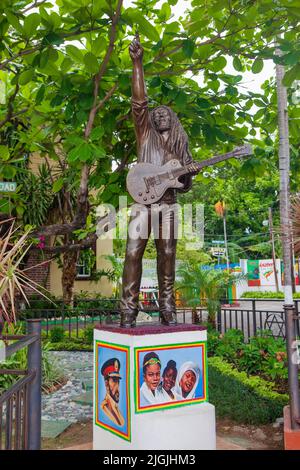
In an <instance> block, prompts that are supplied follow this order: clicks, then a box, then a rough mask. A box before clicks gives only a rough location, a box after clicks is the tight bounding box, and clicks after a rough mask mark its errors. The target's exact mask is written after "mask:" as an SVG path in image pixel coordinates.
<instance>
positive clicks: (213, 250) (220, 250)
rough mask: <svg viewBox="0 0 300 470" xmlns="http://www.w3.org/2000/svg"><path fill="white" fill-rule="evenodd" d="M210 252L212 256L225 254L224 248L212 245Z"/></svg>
mask: <svg viewBox="0 0 300 470" xmlns="http://www.w3.org/2000/svg"><path fill="white" fill-rule="evenodd" d="M210 252H211V254H212V255H213V256H225V253H226V250H225V248H221V247H212V248H211V249H210Z"/></svg>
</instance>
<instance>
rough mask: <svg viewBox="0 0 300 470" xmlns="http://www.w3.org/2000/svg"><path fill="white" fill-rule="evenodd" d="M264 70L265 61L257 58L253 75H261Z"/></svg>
mask: <svg viewBox="0 0 300 470" xmlns="http://www.w3.org/2000/svg"><path fill="white" fill-rule="evenodd" d="M263 68H264V61H263V60H262V59H259V58H257V59H255V61H254V62H253V64H252V68H251V70H252V72H253V73H259V72H261V71H262V69H263Z"/></svg>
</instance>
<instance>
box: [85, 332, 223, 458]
mask: <svg viewBox="0 0 300 470" xmlns="http://www.w3.org/2000/svg"><path fill="white" fill-rule="evenodd" d="M94 333H95V336H94V337H95V351H96V344H97V342H98V344H99V342H100V343H101V344H102V343H103V344H104V345H105V344H113V345H114V347H117V346H118V345H122V346H123V347H127V348H128V351H129V362H130V374H129V377H128V379H127V384H128V395H129V401H130V406H129V411H128V418H129V420H130V438H129V439H126V438H122V437H120V436H119V435H116V434H115V433H114V432H111V431H110V430H109V429H107V428H105V426H102V424H101V419H99V416H100V418H101V416H103V412H102V411H101V400H103V391H101V387H103V385H102V376H100V375H99V370H100V369H101V364H102V362H101V357H104V358H105V359H106V358H107V357H109V355H105V354H106V353H102V352H100V353H98V359H97V357H96V354H95V374H94V378H95V381H96V380H97V377H98V383H97V382H96V383H95V395H94V400H95V405H96V406H95V407H94V408H95V414H94V428H93V429H94V435H93V448H94V449H95V450H206V449H207V450H208V449H209V450H214V449H216V423H215V408H214V406H213V405H211V404H210V403H208V402H207V401H205V400H207V398H204V400H203V402H199V401H198V402H197V401H196V402H195V403H194V402H191V403H189V404H185V403H184V401H183V402H180V404H179V405H180V406H174V407H169V408H165V409H163V408H162V409H155V410H152V409H148V410H147V411H146V412H145V411H143V409H141V408H139V406H137V395H138V393H137V387H138V388H139V386H140V383H139V382H137V381H138V377H139V374H138V368H139V367H140V366H139V365H138V364H139V363H138V362H137V360H136V357H137V351H136V350H137V349H140V348H148V349H149V348H150V349H151V350H152V349H153V350H156V349H157V350H159V348H160V347H161V348H166V349H167V351H169V346H170V349H171V353H170V357H169V358H171V359H173V358H174V357H175V358H176V359H177V360H178V367H179V366H180V354H181V353H178V352H177V353H175V352H172V351H173V350H172V347H173V346H174V345H175V344H176V345H177V347H178V345H182V348H187V349H182V357H183V362H185V361H187V360H189V359H188V358H189V354H193V353H192V349H191V353H189V348H192V347H194V346H192V347H191V346H188V345H189V344H198V342H199V343H201V344H204V345H205V344H206V339H207V336H206V330H205V329H204V328H203V327H199V326H195V325H180V326H177V327H161V326H160V325H159V326H157V325H153V326H147V327H141V328H140V327H137V328H135V329H133V328H132V329H130V330H126V329H120V328H113V327H109V326H104V327H103V326H101V327H98V328H96V329H95V332H94ZM186 345H187V346H186ZM104 347H105V346H104ZM180 348H181V346H180ZM148 349H147V350H148ZM204 350H205V349H204ZM100 351H101V347H100ZM116 354H117V352H114V351H113V350H112V357H118V356H116ZM159 354H160V357H161V358H162V361H163V362H164V364H162V370H163V367H164V366H165V362H166V360H167V359H166V358H165V359H164V356H163V353H162V352H159ZM167 354H169V353H167ZM172 354H173V355H174V357H173V356H172ZM176 354H177V356H176ZM205 355H206V352H205ZM121 357H122V356H120V358H121ZM195 357H196V356H195ZM197 357H198V356H197ZM169 358H168V359H169ZM192 358H193V357H192ZM205 363H206V358H205V360H204V367H203V366H201V367H202V368H201V370H202V374H203V377H202V380H203V383H206V385H207V376H206V367H205ZM199 364H200V356H199ZM125 369H126V368H125V365H124V362H123V364H122V359H121V369H120V374H121V376H122V379H121V383H120V403H119V408H120V409H121V397H122V396H124V395H125V393H126V390H125V388H126V387H125V385H124V382H125V381H126V374H125ZM137 383H138V385H137ZM97 390H98V392H97ZM205 396H206V395H205ZM97 410H98V411H97ZM122 410H125V408H124V406H123V408H122ZM97 413H98V414H97ZM99 413H100V414H99ZM101 413H102V415H101ZM96 414H97V416H98V422H97V419H96ZM123 415H124V416H125V413H124V411H123ZM104 419H105V418H104ZM104 424H106V423H104Z"/></svg>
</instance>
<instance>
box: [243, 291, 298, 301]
mask: <svg viewBox="0 0 300 470" xmlns="http://www.w3.org/2000/svg"><path fill="white" fill-rule="evenodd" d="M293 297H294V299H300V292H296V293H294V294H293ZM240 298H241V299H284V293H283V292H282V291H279V292H260V291H252V292H251V291H246V292H243V293H242V295H241V296H240Z"/></svg>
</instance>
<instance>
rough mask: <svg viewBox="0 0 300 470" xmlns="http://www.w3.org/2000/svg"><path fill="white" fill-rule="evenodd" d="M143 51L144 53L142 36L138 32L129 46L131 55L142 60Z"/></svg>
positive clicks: (132, 57)
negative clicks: (141, 41)
mask: <svg viewBox="0 0 300 470" xmlns="http://www.w3.org/2000/svg"><path fill="white" fill-rule="evenodd" d="M143 53H144V49H143V48H142V46H141V43H140V37H139V35H138V33H137V34H136V35H135V38H134V40H133V41H132V43H131V44H130V46H129V54H130V57H131V59H132V60H138V59H139V60H142V58H143Z"/></svg>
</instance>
